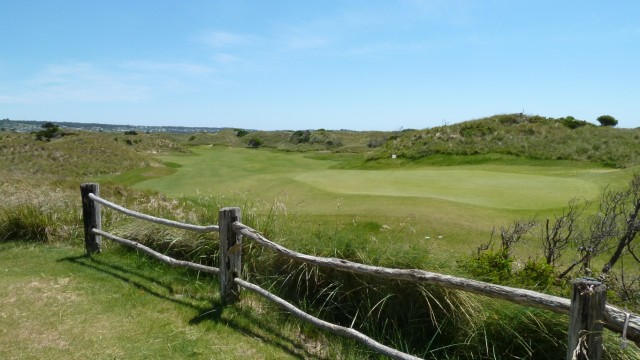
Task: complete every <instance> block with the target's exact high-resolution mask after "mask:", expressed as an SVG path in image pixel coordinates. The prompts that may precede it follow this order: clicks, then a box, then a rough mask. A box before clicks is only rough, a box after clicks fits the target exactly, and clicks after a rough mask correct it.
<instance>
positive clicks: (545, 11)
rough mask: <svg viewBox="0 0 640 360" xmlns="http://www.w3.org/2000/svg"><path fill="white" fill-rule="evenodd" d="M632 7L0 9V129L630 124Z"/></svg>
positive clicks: (86, 5) (192, 4) (635, 116)
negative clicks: (522, 120) (530, 119)
mask: <svg viewBox="0 0 640 360" xmlns="http://www.w3.org/2000/svg"><path fill="white" fill-rule="evenodd" d="M639 87H640V1H637V0H629V1H624V0H621V1H602V0H598V1H592V0H580V1H574V0H562V1H558V0H552V1H549V0H531V1H529V0H323V1H320V0H317V1H313V0H289V1H285V0H268V1H267V0H253V1H248V0H247V1H245V0H204V1H200V0H181V1H177V0H175V1H174V0H172V1H166V0H133V1H132V0H125V1H122V0H109V1H107V0H89V1H88V0H78V1H72V0H56V1H52V0H0V118H2V119H4V118H9V119H12V120H18V119H28V120H40V121H54V122H56V121H58V122H63V121H70V122H87V123H109V124H130V125H157V126H206V127H234V128H246V129H259V130H300V129H319V128H324V129H335V130H338V129H350V130H385V131H388V130H398V129H407V128H413V129H424V128H431V127H435V126H441V125H445V124H453V123H457V122H461V121H466V120H472V119H477V118H481V117H485V116H491V115H494V114H504V113H520V112H524V113H525V114H529V115H541V116H547V117H564V116H573V117H575V118H577V119H581V120H587V121H590V122H593V123H597V122H596V118H597V117H598V116H600V115H604V114H607V115H611V116H614V117H615V118H616V119H618V121H619V125H618V126H619V127H625V128H635V127H640V90H639Z"/></svg>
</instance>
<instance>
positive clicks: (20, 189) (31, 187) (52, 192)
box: [0, 174, 82, 242]
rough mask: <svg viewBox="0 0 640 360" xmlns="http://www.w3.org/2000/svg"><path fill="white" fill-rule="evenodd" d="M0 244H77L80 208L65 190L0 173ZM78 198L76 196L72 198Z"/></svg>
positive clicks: (78, 203)
mask: <svg viewBox="0 0 640 360" xmlns="http://www.w3.org/2000/svg"><path fill="white" fill-rule="evenodd" d="M2 175H3V176H2V179H3V181H2V182H0V198H2V199H3V201H2V202H1V203H0V241H4V240H19V241H40V242H77V241H79V240H80V238H81V236H82V233H81V226H79V225H80V224H82V215H81V213H82V209H81V203H80V201H79V200H75V199H74V196H73V195H72V193H71V192H70V191H69V190H66V189H63V188H59V187H54V186H47V185H42V184H38V185H35V184H34V183H35V181H33V180H32V181H29V180H26V181H25V180H24V179H23V180H20V179H16V178H14V177H12V176H10V175H8V174H2ZM75 198H77V199H79V196H75Z"/></svg>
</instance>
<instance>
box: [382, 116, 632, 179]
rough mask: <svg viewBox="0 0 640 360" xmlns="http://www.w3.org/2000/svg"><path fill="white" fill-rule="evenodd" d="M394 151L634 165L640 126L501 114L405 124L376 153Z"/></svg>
mask: <svg viewBox="0 0 640 360" xmlns="http://www.w3.org/2000/svg"><path fill="white" fill-rule="evenodd" d="M392 154H396V155H398V156H401V157H405V158H409V159H420V158H424V157H428V156H430V155H434V154H447V155H477V154H506V155H515V156H520V157H526V158H532V159H545V160H546V159H548V160H575V161H588V162H594V163H600V164H605V165H607V166H611V167H629V166H633V165H637V164H639V163H640V129H616V128H613V127H611V126H595V125H593V124H590V123H587V122H585V121H580V120H576V119H574V118H572V117H567V118H561V119H553V118H545V117H541V116H528V115H521V114H507V115H496V116H492V117H488V118H484V119H479V120H473V121H467V122H463V123H459V124H452V125H446V126H440V127H435V128H431V129H426V130H406V131H403V132H401V133H400V134H397V135H395V136H394V138H393V139H392V140H391V141H387V142H386V143H385V145H384V147H383V148H382V149H380V150H379V151H377V152H376V153H374V154H373V155H371V156H370V158H371V159H377V158H386V157H390V156H391V155H392Z"/></svg>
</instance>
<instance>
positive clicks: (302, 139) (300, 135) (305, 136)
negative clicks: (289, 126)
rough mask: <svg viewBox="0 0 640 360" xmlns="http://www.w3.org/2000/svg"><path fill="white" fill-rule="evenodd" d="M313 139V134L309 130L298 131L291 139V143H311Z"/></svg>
mask: <svg viewBox="0 0 640 360" xmlns="http://www.w3.org/2000/svg"><path fill="white" fill-rule="evenodd" d="M310 139H311V132H310V131H309V130H305V131H302V130H298V131H296V132H294V133H293V134H292V135H291V139H289V141H290V142H291V143H292V144H303V143H307V142H309V140H310Z"/></svg>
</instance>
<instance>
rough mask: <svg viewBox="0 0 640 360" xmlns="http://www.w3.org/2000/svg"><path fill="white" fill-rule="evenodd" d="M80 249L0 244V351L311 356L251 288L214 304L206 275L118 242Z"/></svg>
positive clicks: (27, 354)
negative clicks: (259, 308) (238, 299)
mask: <svg viewBox="0 0 640 360" xmlns="http://www.w3.org/2000/svg"><path fill="white" fill-rule="evenodd" d="M82 255H83V250H82V249H81V248H72V247H56V246H49V245H33V244H15V243H0V304H1V305H0V358H1V359H24V358H30V359H143V358H145V359H146V358H149V359H151V358H152V359H183V358H189V359H211V358H224V359H247V358H251V359H274V358H277V359H281V358H282V359H286V358H299V357H311V358H314V355H313V354H310V353H308V352H307V351H306V350H305V349H304V348H303V346H304V344H300V343H299V342H298V341H297V339H296V338H295V335H294V333H295V331H289V332H286V331H285V332H283V331H282V329H278V328H277V327H276V325H274V322H273V320H272V319H270V318H269V317H268V316H262V317H261V315H259V314H257V313H256V311H255V310H254V307H253V306H248V305H249V304H248V303H249V302H251V301H255V300H251V297H245V300H243V301H245V302H247V303H244V304H243V303H241V304H240V305H238V306H232V307H226V308H222V307H221V306H220V304H219V299H218V295H217V283H216V282H215V281H212V280H211V279H210V278H208V276H201V277H198V276H197V275H196V274H194V273H189V272H187V271H182V270H177V269H169V268H167V267H166V265H163V264H159V263H157V262H155V261H153V260H150V259H147V258H144V257H143V256H142V255H137V254H133V253H130V252H126V253H125V252H124V251H122V250H118V249H111V248H110V249H108V251H106V252H103V253H102V254H99V255H97V256H95V257H94V259H93V260H91V259H87V258H84V257H83V256H82ZM251 305H254V304H251ZM270 311H271V310H270Z"/></svg>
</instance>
